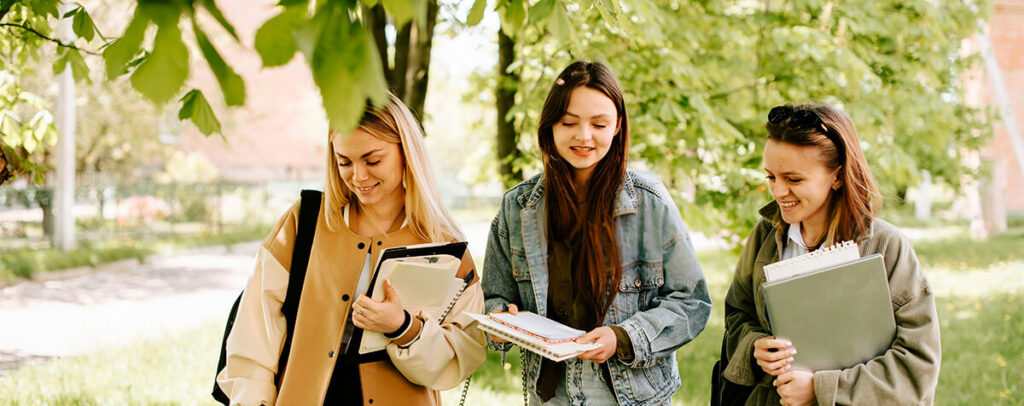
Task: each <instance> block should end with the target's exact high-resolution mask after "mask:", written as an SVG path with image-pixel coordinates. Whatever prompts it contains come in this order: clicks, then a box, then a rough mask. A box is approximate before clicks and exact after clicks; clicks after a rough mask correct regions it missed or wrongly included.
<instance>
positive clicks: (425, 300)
mask: <svg viewBox="0 0 1024 406" xmlns="http://www.w3.org/2000/svg"><path fill="white" fill-rule="evenodd" d="M430 257H431V258H434V259H430V260H420V259H419V258H401V260H399V259H393V260H388V261H385V262H384V263H383V264H381V266H380V271H379V274H378V275H377V283H376V284H375V285H374V287H373V295H371V296H370V297H371V298H373V299H375V300H382V299H383V298H384V280H385V279H387V280H388V281H390V282H391V286H392V287H393V288H395V292H397V293H398V297H400V298H401V300H402V307H403V308H405V309H408V310H409V313H411V314H414V313H416V312H418V311H419V310H423V311H425V312H426V313H427V314H429V315H430V316H431V317H433V318H434V319H437V318H438V317H439V316H440V314H441V312H443V311H444V310H445V308H447V307H448V304H449V303H450V302H451V301H452V300H453V298H454V297H455V296H457V295H458V294H459V292H461V289H462V285H465V282H464V281H463V280H462V279H459V278H456V277H455V274H456V273H458V271H459V265H460V264H461V261H460V260H459V259H458V258H455V257H453V256H451V255H432V256H430ZM421 258H422V257H421ZM387 343H388V339H387V338H386V337H384V335H383V334H381V333H375V332H371V331H367V332H365V333H364V334H363V341H362V344H361V345H360V346H359V353H360V354H365V353H367V352H372V351H377V350H382V349H384V348H385V347H387Z"/></svg>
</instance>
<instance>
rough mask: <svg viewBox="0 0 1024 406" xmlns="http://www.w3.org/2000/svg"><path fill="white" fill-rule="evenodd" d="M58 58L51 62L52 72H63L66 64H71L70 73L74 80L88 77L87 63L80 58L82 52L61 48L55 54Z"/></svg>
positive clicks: (56, 73)
mask: <svg viewBox="0 0 1024 406" xmlns="http://www.w3.org/2000/svg"><path fill="white" fill-rule="evenodd" d="M57 55H58V58H57V60H56V61H55V62H54V63H53V74H54V75H59V74H61V73H63V72H64V69H66V68H67V66H68V65H71V74H72V76H74V78H75V80H76V81H82V80H88V79H89V65H87V64H86V63H85V59H82V54H81V53H80V52H78V50H77V49H73V48H61V50H60V52H59V53H58V54H57Z"/></svg>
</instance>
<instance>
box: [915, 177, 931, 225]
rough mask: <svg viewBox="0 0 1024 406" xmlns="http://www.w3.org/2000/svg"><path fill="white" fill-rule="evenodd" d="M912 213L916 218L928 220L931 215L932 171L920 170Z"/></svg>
mask: <svg viewBox="0 0 1024 406" xmlns="http://www.w3.org/2000/svg"><path fill="white" fill-rule="evenodd" d="M914 214H915V215H916V217H917V219H918V220H928V219H929V218H930V217H931V216H932V173H931V172H928V170H926V169H922V170H921V183H920V184H919V185H917V198H915V199H914Z"/></svg>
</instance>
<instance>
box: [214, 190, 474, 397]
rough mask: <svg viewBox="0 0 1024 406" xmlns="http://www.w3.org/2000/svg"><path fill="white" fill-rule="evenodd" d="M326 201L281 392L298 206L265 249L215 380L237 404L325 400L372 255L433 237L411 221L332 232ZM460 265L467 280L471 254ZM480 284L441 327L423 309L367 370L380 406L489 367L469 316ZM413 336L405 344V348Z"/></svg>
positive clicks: (369, 388)
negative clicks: (382, 228)
mask: <svg viewBox="0 0 1024 406" xmlns="http://www.w3.org/2000/svg"><path fill="white" fill-rule="evenodd" d="M325 206H326V204H322V205H321V209H320V210H321V212H320V219H319V221H318V222H317V226H316V227H317V228H316V236H315V238H314V240H313V246H312V249H311V251H310V256H309V265H308V267H307V271H306V279H305V284H304V285H303V292H302V297H301V299H300V301H299V308H298V316H297V317H296V322H295V333H294V334H295V336H294V337H293V339H292V345H291V352H290V353H289V359H288V365H287V366H286V368H284V370H283V371H282V373H281V374H280V375H281V376H279V377H278V378H279V379H280V391H278V386H276V385H275V382H274V379H275V375H276V374H277V372H278V365H277V363H278V358H279V355H280V352H281V348H282V347H283V345H284V340H285V331H286V329H285V319H284V315H283V314H282V313H281V311H280V309H281V303H282V302H283V301H284V297H285V293H286V291H287V285H288V265H289V264H291V257H292V248H293V246H294V243H295V234H296V230H297V223H298V213H299V205H298V203H296V204H295V205H294V206H292V208H291V209H290V210H289V211H288V212H287V213H286V214H285V215H284V217H282V219H281V220H280V222H279V223H278V224H277V226H276V227H274V230H273V231H272V232H271V233H270V235H269V236H268V237H267V239H266V240H264V241H263V244H262V246H261V247H260V250H259V253H258V254H257V256H256V264H255V271H254V273H253V275H252V277H251V278H250V279H249V282H248V284H247V285H246V288H245V293H244V294H243V295H242V301H241V303H240V305H239V309H238V315H237V316H236V319H235V325H234V327H233V328H232V330H231V333H230V335H229V336H228V340H227V365H226V366H225V368H224V370H222V371H220V373H219V374H218V376H217V382H218V383H219V384H220V387H221V389H223V390H224V393H225V394H227V395H228V397H230V398H231V404H232V405H235V404H238V405H259V404H266V405H274V404H280V405H319V404H322V403H323V399H324V395H325V394H326V392H327V387H328V384H329V383H330V378H331V372H332V371H333V370H334V364H335V361H336V360H337V359H338V357H339V356H340V352H339V349H340V347H341V339H342V334H343V332H344V330H345V323H346V321H347V320H348V317H347V316H348V313H349V308H350V306H351V305H352V302H353V301H354V300H355V298H354V296H355V292H354V291H355V290H356V283H357V282H358V278H359V274H360V272H361V270H362V268H363V261H364V259H365V258H366V253H367V251H369V253H370V257H371V261H374V262H376V260H377V258H378V257H379V256H380V252H381V251H382V250H383V249H385V248H389V247H396V246H404V245H412V244H420V243H424V242H426V241H423V240H421V239H420V238H418V237H416V236H415V234H413V233H412V231H411V230H410V229H409V228H408V227H403V228H401V229H399V230H396V231H393V232H390V233H387V234H384V235H381V236H376V237H374V238H363V237H360V236H359V235H357V234H355V233H354V232H352V231H351V230H350V229H349V228H347V226H346V225H344V224H342V227H341V229H339V230H337V231H331V230H329V229H328V228H327V225H326V222H325V220H324V218H325V216H324V213H323V210H324V207H325ZM466 259H469V258H468V253H467V258H466ZM463 262H464V266H463V269H460V270H459V274H460V276H464V275H466V274H468V272H469V271H470V270H471V269H472V259H469V260H468V261H463ZM371 263H373V262H371ZM478 280H479V278H476V279H475V280H474V281H473V283H472V284H471V285H470V287H469V288H468V289H466V291H465V293H463V295H462V296H461V297H460V298H459V300H458V301H457V302H456V304H455V306H454V307H453V309H452V311H451V313H450V314H449V316H448V317H447V318H446V319H445V320H443V321H442V322H440V323H439V322H438V321H437V320H431V319H430V317H429V316H427V315H426V314H424V313H422V312H421V313H418V314H415V315H414V321H413V326H412V328H410V331H409V332H408V333H406V334H405V335H404V336H402V337H399V338H397V339H395V340H394V341H392V342H391V343H389V344H388V346H387V353H388V355H389V358H390V359H389V360H387V361H381V362H377V363H369V364H363V365H362V366H361V367H360V371H361V374H362V375H363V376H362V378H363V379H362V381H363V385H362V386H363V397H364V399H366V400H367V403H368V402H369V399H376V400H377V401H376V402H375V404H377V405H380V404H391V403H392V402H390V401H389V399H391V397H392V396H394V395H396V394H404V395H403V396H409V395H408V393H409V392H416V393H418V395H417V396H416V398H418V399H419V400H418V401H417V400H416V399H409V398H406V399H404V402H403V404H407V405H414V404H436V403H439V402H438V399H439V398H438V393H437V392H436V391H437V390H444V389H449V388H452V387H454V386H456V385H458V383H459V381H461V380H463V379H465V378H466V377H468V376H469V375H471V374H472V373H473V371H475V370H476V369H477V367H479V366H480V365H481V364H483V362H484V360H485V358H486V349H485V345H486V341H485V338H484V335H483V333H482V332H480V331H479V330H477V328H476V325H475V324H474V322H473V320H472V319H471V318H470V317H469V316H467V315H465V314H464V312H475V313H482V312H483V291H482V290H481V289H480V284H479V283H478ZM417 337H418V339H417ZM409 342H412V344H411V345H409V346H408V348H402V347H400V346H399V345H398V344H403V346H405V345H407V344H408V343H409ZM357 402H358V401H357Z"/></svg>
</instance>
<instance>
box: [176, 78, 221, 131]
mask: <svg viewBox="0 0 1024 406" xmlns="http://www.w3.org/2000/svg"><path fill="white" fill-rule="evenodd" d="M180 101H181V109H180V110H178V119H179V120H190V121H192V124H195V126H196V128H198V129H199V132H201V133H203V135H210V134H213V133H215V132H216V133H220V121H218V120H217V116H216V115H215V114H213V109H212V108H210V103H207V102H206V97H204V96H203V92H201V91H199V90H198V89H192V90H191V91H189V92H188V93H186V94H185V96H183V97H182V98H181V100H180Z"/></svg>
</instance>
